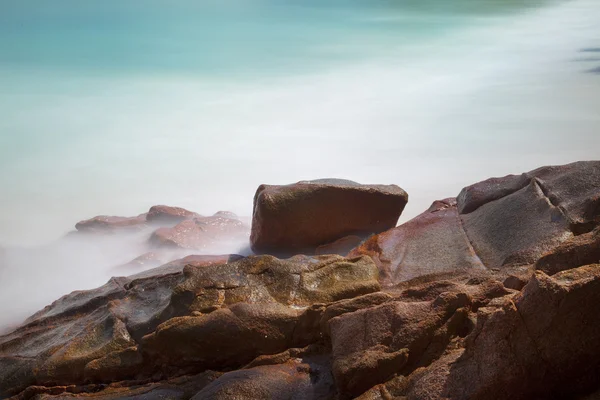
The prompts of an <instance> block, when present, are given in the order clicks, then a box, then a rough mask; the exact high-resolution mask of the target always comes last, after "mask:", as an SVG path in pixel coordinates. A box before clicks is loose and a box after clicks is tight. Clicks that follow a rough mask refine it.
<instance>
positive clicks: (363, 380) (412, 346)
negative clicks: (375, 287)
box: [329, 293, 470, 397]
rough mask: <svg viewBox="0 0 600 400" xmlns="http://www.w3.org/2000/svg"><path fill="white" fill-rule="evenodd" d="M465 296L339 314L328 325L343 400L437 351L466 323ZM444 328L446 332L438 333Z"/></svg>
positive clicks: (427, 357) (462, 294)
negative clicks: (445, 327)
mask: <svg viewBox="0 0 600 400" xmlns="http://www.w3.org/2000/svg"><path fill="white" fill-rule="evenodd" d="M469 301H470V300H469V297H468V296H467V295H465V294H464V293H445V294H442V295H440V296H439V297H438V298H437V299H436V300H434V301H432V302H410V303H407V302H400V301H395V302H387V303H384V304H382V305H379V306H375V307H373V308H367V309H363V310H359V311H356V312H353V313H348V314H343V315H341V316H339V317H335V318H333V319H331V321H330V322H329V324H330V326H329V328H330V331H331V341H332V355H333V374H334V376H335V380H336V384H337V386H338V391H339V393H340V394H342V393H343V394H344V396H343V397H349V396H357V395H359V394H361V393H362V392H364V391H366V390H367V389H369V388H370V387H372V386H373V385H375V384H377V383H380V382H384V381H385V380H387V379H389V378H391V377H392V376H393V375H394V374H396V373H402V372H403V370H404V368H408V369H411V368H414V367H415V366H418V365H419V363H420V362H423V361H424V360H422V358H423V357H425V359H429V358H431V357H432V356H433V354H431V353H439V352H442V351H443V349H444V348H445V346H444V344H447V342H448V341H449V340H450V337H451V336H457V335H458V332H459V331H461V328H462V325H464V323H465V321H466V311H465V310H464V309H462V310H460V311H459V309H461V308H463V307H466V306H468V305H469ZM446 324H449V325H450V326H449V327H448V331H447V332H442V331H440V329H442V328H443V327H444V325H446Z"/></svg>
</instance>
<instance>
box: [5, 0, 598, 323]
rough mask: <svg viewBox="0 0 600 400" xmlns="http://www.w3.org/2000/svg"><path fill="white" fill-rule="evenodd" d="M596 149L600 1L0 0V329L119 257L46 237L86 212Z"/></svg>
mask: <svg viewBox="0 0 600 400" xmlns="http://www.w3.org/2000/svg"><path fill="white" fill-rule="evenodd" d="M599 156H600V1H598V0H562V1H558V0H171V1H165V0H143V1H142V0H119V1H116V0H103V1H99V0H52V1H47V0H0V328H1V327H2V326H3V325H5V326H8V325H10V324H14V323H17V321H19V320H20V319H22V318H23V317H25V316H27V315H28V314H30V313H32V312H34V311H36V310H38V309H39V308H41V307H43V306H44V305H46V304H48V303H49V302H50V301H52V300H54V299H56V298H58V297H59V296H61V295H63V294H66V293H68V292H70V291H72V290H76V289H87V288H91V287H95V286H98V285H101V284H102V283H104V282H105V281H106V279H108V278H109V277H110V276H111V275H112V273H113V272H111V270H110V268H108V266H109V265H116V264H118V263H119V262H126V261H128V260H129V259H131V256H132V255H133V252H132V251H127V250H126V249H127V248H130V247H127V246H126V245H125V244H122V243H120V242H119V243H117V244H115V243H113V244H112V245H111V246H112V247H111V248H113V249H114V251H113V252H108V253H107V251H106V250H105V248H102V249H98V248H97V246H96V245H94V244H89V243H88V244H82V243H78V244H77V245H70V246H66V247H65V246H64V245H55V243H56V242H57V240H59V239H60V238H62V237H64V235H65V234H67V233H68V232H69V231H72V230H73V229H74V224H75V223H76V222H77V221H79V220H82V219H86V218H90V217H92V216H95V215H124V216H129V215H137V214H140V213H142V212H145V211H146V210H147V209H148V208H149V207H150V206H152V205H155V204H167V205H174V206H181V207H185V208H188V209H190V210H193V211H197V212H199V213H201V214H206V215H210V214H212V213H214V212H216V211H219V210H229V211H233V212H235V213H237V214H238V215H240V216H243V217H250V215H251V210H252V197H253V194H254V191H255V190H256V188H257V187H258V186H259V185H260V184H262V183H268V184H286V183H292V182H296V181H299V180H305V179H317V178H328V177H333V178H344V179H351V180H354V181H357V182H361V183H382V184H392V183H393V184H397V185H399V186H401V187H402V188H404V189H405V190H406V191H407V192H408V193H409V203H408V205H407V207H406V209H405V211H404V213H403V215H402V217H401V222H403V221H406V220H408V219H410V218H412V217H414V216H416V215H417V214H419V213H420V212H422V211H424V210H425V209H426V208H427V207H428V206H429V205H430V204H431V202H432V201H434V200H436V199H442V198H446V197H452V196H456V195H457V194H458V193H459V192H460V190H461V188H462V187H464V186H466V185H469V184H471V183H474V182H477V181H480V180H483V179H486V178H488V177H491V176H504V175H507V174H511V173H521V172H524V171H528V170H531V169H534V168H536V167H538V166H542V165H551V164H564V163H568V162H572V161H576V160H586V159H597V158H598V157H599ZM235 246H238V244H236V245H235ZM235 246H233V245H232V247H231V248H229V249H222V248H220V249H215V250H214V252H223V251H228V252H235V251H236V247H235Z"/></svg>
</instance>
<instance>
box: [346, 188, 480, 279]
mask: <svg viewBox="0 0 600 400" xmlns="http://www.w3.org/2000/svg"><path fill="white" fill-rule="evenodd" d="M363 254H364V255H369V256H370V257H371V258H373V260H374V261H375V263H376V264H377V266H378V267H379V270H380V279H381V282H382V284H383V285H386V286H389V285H395V284H397V283H399V282H404V281H408V280H411V279H414V278H416V277H419V276H423V275H428V274H436V273H442V272H456V271H466V270H472V269H476V270H483V269H485V267H484V266H483V264H482V263H481V261H480V260H479V257H477V254H475V252H474V251H473V248H472V246H471V244H470V243H469V240H468V238H467V236H466V234H465V232H464V229H463V227H462V223H461V220H460V218H459V216H458V211H457V209H456V202H455V200H454V199H452V198H450V199H445V200H441V201H436V202H434V203H433V204H432V205H431V207H430V208H429V209H428V210H427V211H425V212H424V213H422V214H421V215H419V216H417V217H415V218H413V219H412V220H410V221H408V222H406V223H404V224H402V225H400V226H399V227H397V228H394V229H391V230H389V231H386V232H384V233H381V234H379V235H375V236H373V237H372V238H370V239H368V240H367V241H366V242H364V243H363V244H361V245H360V246H358V247H357V248H355V249H354V250H352V251H351V252H350V253H349V256H350V257H352V256H357V255H363Z"/></svg>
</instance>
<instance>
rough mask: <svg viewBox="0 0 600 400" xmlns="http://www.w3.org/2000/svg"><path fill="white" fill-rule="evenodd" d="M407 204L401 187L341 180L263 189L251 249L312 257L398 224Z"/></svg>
mask: <svg viewBox="0 0 600 400" xmlns="http://www.w3.org/2000/svg"><path fill="white" fill-rule="evenodd" d="M407 201H408V195H407V194H406V192H405V191H404V190H402V189H401V188H400V187H398V186H396V185H361V184H359V183H356V182H352V181H347V180H341V179H320V180H314V181H301V182H298V183H294V184H291V185H261V186H260V187H259V188H258V189H257V191H256V194H255V196H254V209H253V214H252V232H251V236H250V243H251V247H252V249H253V250H254V251H255V252H256V253H270V254H298V253H303V252H306V253H312V252H314V250H315V248H316V247H318V246H320V245H324V244H328V243H331V242H334V241H335V240H337V239H340V238H342V237H344V236H348V235H358V236H362V237H364V236H368V235H370V234H373V233H379V232H383V231H385V230H387V229H390V228H392V227H394V226H396V224H397V222H398V218H399V217H400V214H401V213H402V211H403V210H404V206H405V205H406V203H407Z"/></svg>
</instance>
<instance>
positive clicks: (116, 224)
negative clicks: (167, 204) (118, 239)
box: [75, 214, 146, 233]
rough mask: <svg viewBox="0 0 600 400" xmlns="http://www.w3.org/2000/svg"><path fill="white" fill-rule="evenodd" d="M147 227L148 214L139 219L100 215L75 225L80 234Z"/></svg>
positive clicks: (138, 217) (140, 216) (141, 215)
mask: <svg viewBox="0 0 600 400" xmlns="http://www.w3.org/2000/svg"><path fill="white" fill-rule="evenodd" d="M145 227H146V214H140V215H138V216H137V217H112V216H107V215H99V216H97V217H94V218H91V219H86V220H84V221H80V222H78V223H77V224H75V228H76V229H77V230H78V231H79V232H91V233H94V232H116V231H123V230H141V229H143V228H145Z"/></svg>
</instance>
